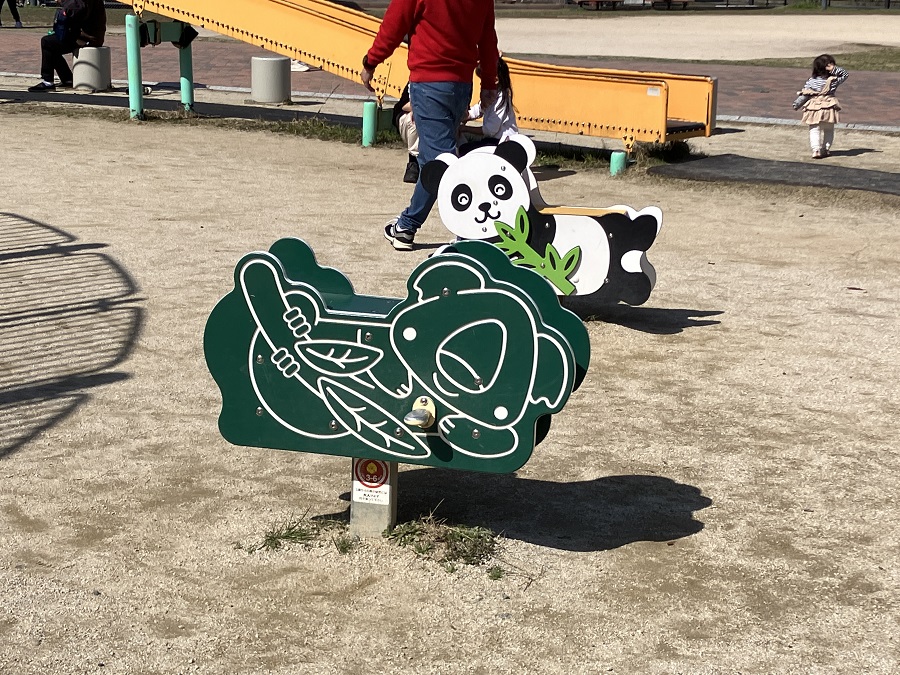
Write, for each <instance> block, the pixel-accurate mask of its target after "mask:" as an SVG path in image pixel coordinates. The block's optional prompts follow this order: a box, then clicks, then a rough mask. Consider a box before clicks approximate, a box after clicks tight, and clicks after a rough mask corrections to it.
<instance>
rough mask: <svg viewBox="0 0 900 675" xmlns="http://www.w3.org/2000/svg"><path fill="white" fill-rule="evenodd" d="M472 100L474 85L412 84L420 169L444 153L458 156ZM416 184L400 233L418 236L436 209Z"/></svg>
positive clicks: (456, 83)
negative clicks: (458, 138)
mask: <svg viewBox="0 0 900 675" xmlns="http://www.w3.org/2000/svg"><path fill="white" fill-rule="evenodd" d="M471 100H472V83H471V82H410V83H409V102H410V104H411V105H412V109H413V119H414V120H415V121H416V130H417V131H418V132H419V168H420V169H421V168H422V167H423V166H425V165H426V164H428V162H430V161H431V160H433V159H435V158H436V157H437V156H438V155H440V154H441V153H443V152H452V153H453V154H454V155H455V154H456V133H457V129H458V128H459V125H460V123H461V122H462V120H463V118H464V117H465V114H466V111H467V110H468V108H469V101H471ZM419 175H420V178H419V180H418V181H417V182H416V187H415V189H414V190H413V194H412V199H410V202H409V206H407V207H406V209H405V210H404V211H403V213H401V214H400V217H399V218H398V220H397V229H398V230H402V231H404V232H412V233H413V234H415V233H416V232H417V231H418V229H419V228H420V227H422V223H424V222H425V219H426V218H428V214H429V213H430V212H431V207H432V206H434V201H435V197H434V196H433V195H430V194H429V193H428V192H427V191H426V190H425V188H423V187H422V179H421V171H420V172H419Z"/></svg>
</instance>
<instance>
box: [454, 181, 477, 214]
mask: <svg viewBox="0 0 900 675" xmlns="http://www.w3.org/2000/svg"><path fill="white" fill-rule="evenodd" d="M450 203H451V204H453V208H454V209H456V210H457V211H465V210H466V209H468V208H469V204H471V203H472V190H471V188H470V187H469V186H468V185H457V186H456V187H455V188H453V194H451V195H450Z"/></svg>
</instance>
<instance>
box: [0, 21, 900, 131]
mask: <svg viewBox="0 0 900 675" xmlns="http://www.w3.org/2000/svg"><path fill="white" fill-rule="evenodd" d="M43 33H44V30H42V29H24V30H15V29H8V28H3V29H0V72H9V73H37V72H38V71H39V70H40V49H39V44H38V41H39V39H40V36H41V35H42V34H43ZM107 44H108V46H109V47H110V49H111V56H112V76H113V79H114V80H126V79H127V65H126V60H125V37H124V35H121V34H111V35H109V36H108V38H107ZM192 47H193V61H194V80H195V82H196V84H197V85H198V86H201V87H202V86H220V87H243V88H249V87H250V59H251V57H253V56H257V55H260V54H264V53H266V52H264V51H263V50H262V49H260V48H259V47H254V46H252V45H249V44H245V43H243V42H238V41H235V40H229V39H204V38H198V39H197V40H195V41H194V43H193V45H192ZM542 60H544V61H546V62H547V63H561V64H568V65H588V66H591V65H596V66H598V67H599V66H602V67H607V68H619V69H623V70H635V69H637V70H647V71H663V72H672V73H694V74H702V75H709V76H713V77H717V78H718V80H719V100H718V114H719V115H726V116H751V117H764V118H776V119H798V120H799V114H798V113H796V112H795V111H793V110H792V109H791V107H790V103H791V101H793V99H794V92H796V91H797V89H799V88H800V86H801V85H802V84H803V82H804V81H805V80H806V78H807V77H808V71H807V70H805V69H791V68H766V67H758V66H739V65H714V64H696V63H673V62H668V61H665V62H652V61H615V60H608V61H602V62H601V61H597V60H591V61H588V62H585V61H584V60H581V59H575V58H560V57H543V59H542ZM141 61H142V66H143V77H144V80H145V81H147V82H162V83H177V81H178V75H179V73H178V55H177V51H176V50H175V48H174V47H172V46H171V45H170V44H168V43H163V44H161V45H159V46H157V47H145V48H144V49H142V50H141ZM22 84H23V87H22V88H23V89H24V88H25V86H26V84H30V83H26V82H23V83H22ZM291 88H292V89H293V90H294V91H304V92H306V91H308V92H317V93H322V94H327V93H334V94H340V95H350V96H354V95H358V96H365V95H366V94H367V91H366V89H365V88H364V87H363V86H362V85H361V84H358V83H355V82H351V81H349V80H346V79H344V78H341V77H338V76H336V75H331V74H330V73H324V72H321V71H311V72H307V73H291ZM840 99H841V102H842V103H843V104H844V112H843V113H842V116H841V117H842V121H843V122H848V123H854V124H863V125H877V126H890V127H900V74H897V73H873V72H852V73H851V77H850V79H849V80H848V81H847V82H846V83H844V84H843V85H842V86H841V90H840Z"/></svg>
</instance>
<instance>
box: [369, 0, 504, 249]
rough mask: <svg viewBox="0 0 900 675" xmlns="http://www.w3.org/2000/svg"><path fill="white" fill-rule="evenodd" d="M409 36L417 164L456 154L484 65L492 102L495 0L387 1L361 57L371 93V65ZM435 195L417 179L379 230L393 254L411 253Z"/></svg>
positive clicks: (485, 91)
mask: <svg viewBox="0 0 900 675" xmlns="http://www.w3.org/2000/svg"><path fill="white" fill-rule="evenodd" d="M404 38H407V39H408V41H409V58H408V59H407V65H408V66H409V99H410V103H411V104H412V109H413V114H414V115H415V119H416V129H417V130H418V132H419V167H423V166H425V165H426V164H427V163H428V162H430V161H431V160H433V159H435V158H436V157H437V156H438V155H440V154H441V153H444V152H452V153H454V154H455V153H456V133H457V128H458V127H459V124H460V122H462V120H463V119H464V118H465V116H466V113H467V111H468V106H469V103H470V102H471V99H472V79H473V74H474V73H475V67H476V66H477V65H479V64H481V99H482V102H483V104H484V105H485V106H488V107H489V106H490V105H492V104H493V100H494V97H496V95H497V92H496V87H497V58H498V51H497V33H496V31H495V29H494V0H391V3H390V4H389V5H388V8H387V11H386V12H385V14H384V19H383V21H382V23H381V28H380V29H379V30H378V34H377V35H376V36H375V41H374V42H373V43H372V48H371V49H369V51H368V52H367V53H366V55H365V56H364V57H363V71H362V81H363V84H364V85H366V87H368V88H369V90H370V91H375V89H374V88H373V87H372V77H373V76H374V74H375V68H376V67H378V65H379V64H381V63H382V62H384V61H385V60H386V59H387V58H388V57H390V55H391V54H393V53H394V50H395V49H397V47H399V46H400V43H401V42H402V41H403V39H404ZM433 205H434V197H433V196H432V195H430V194H429V193H428V192H427V191H426V190H425V188H423V187H422V183H421V180H420V181H418V182H417V183H416V187H415V189H414V190H413V194H412V198H411V199H410V202H409V206H407V207H406V209H404V211H403V213H401V214H400V215H399V216H398V217H397V218H393V219H391V220H390V221H389V222H388V224H387V225H386V226H385V228H384V236H385V238H386V239H387V240H388V241H389V242H391V244H392V245H393V247H394V248H395V249H397V250H398V251H411V250H412V248H413V241H414V239H415V236H416V232H417V231H418V230H419V228H420V227H422V224H423V223H424V222H425V219H426V218H427V217H428V214H429V213H430V212H431V207H432V206H433Z"/></svg>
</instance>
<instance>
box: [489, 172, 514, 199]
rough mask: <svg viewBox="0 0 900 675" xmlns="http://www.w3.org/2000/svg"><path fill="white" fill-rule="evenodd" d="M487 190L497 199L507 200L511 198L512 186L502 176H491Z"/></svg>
mask: <svg viewBox="0 0 900 675" xmlns="http://www.w3.org/2000/svg"><path fill="white" fill-rule="evenodd" d="M488 188H490V191H491V194H492V195H494V196H495V197H496V198H497V199H509V198H510V197H512V192H513V191H512V185H510V183H509V181H508V180H506V179H505V178H504V177H503V176H491V178H490V180H488Z"/></svg>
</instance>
